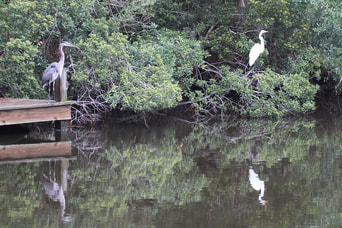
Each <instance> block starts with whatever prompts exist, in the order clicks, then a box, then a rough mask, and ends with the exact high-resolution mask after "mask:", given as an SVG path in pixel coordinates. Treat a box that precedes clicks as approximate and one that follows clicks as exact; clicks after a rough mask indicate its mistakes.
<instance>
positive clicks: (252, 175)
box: [249, 167, 267, 206]
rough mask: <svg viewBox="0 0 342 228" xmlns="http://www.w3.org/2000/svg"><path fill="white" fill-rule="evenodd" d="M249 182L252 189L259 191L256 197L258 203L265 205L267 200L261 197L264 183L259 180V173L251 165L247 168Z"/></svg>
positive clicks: (263, 191)
mask: <svg viewBox="0 0 342 228" xmlns="http://www.w3.org/2000/svg"><path fill="white" fill-rule="evenodd" d="M249 182H250V184H251V186H252V188H253V189H254V190H256V191H260V194H259V197H258V199H259V202H260V204H261V205H263V206H265V205H266V204H267V200H264V199H263V197H264V193H265V183H264V181H262V180H260V178H259V175H258V174H257V173H256V172H255V171H254V170H253V168H252V167H250V168H249Z"/></svg>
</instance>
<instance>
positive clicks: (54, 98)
mask: <svg viewBox="0 0 342 228" xmlns="http://www.w3.org/2000/svg"><path fill="white" fill-rule="evenodd" d="M52 91H53V100H54V101H56V93H55V81H53V82H52Z"/></svg>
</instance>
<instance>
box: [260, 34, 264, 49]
mask: <svg viewBox="0 0 342 228" xmlns="http://www.w3.org/2000/svg"><path fill="white" fill-rule="evenodd" d="M259 39H260V44H261V46H265V42H264V38H263V37H262V34H259Z"/></svg>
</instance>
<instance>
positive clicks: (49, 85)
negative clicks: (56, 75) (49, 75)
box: [48, 83, 51, 103]
mask: <svg viewBox="0 0 342 228" xmlns="http://www.w3.org/2000/svg"><path fill="white" fill-rule="evenodd" d="M48 87H49V100H48V103H50V90H51V88H50V87H51V84H50V83H48Z"/></svg>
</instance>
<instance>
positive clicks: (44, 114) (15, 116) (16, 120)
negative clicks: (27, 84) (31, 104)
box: [0, 105, 71, 126]
mask: <svg viewBox="0 0 342 228" xmlns="http://www.w3.org/2000/svg"><path fill="white" fill-rule="evenodd" d="M70 119H71V108H70V105H67V106H65V105H64V106H50V107H42V108H31V109H28V108H26V109H13V110H3V111H0V126H2V125H10V124H24V123H34V122H45V121H53V120H70Z"/></svg>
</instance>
